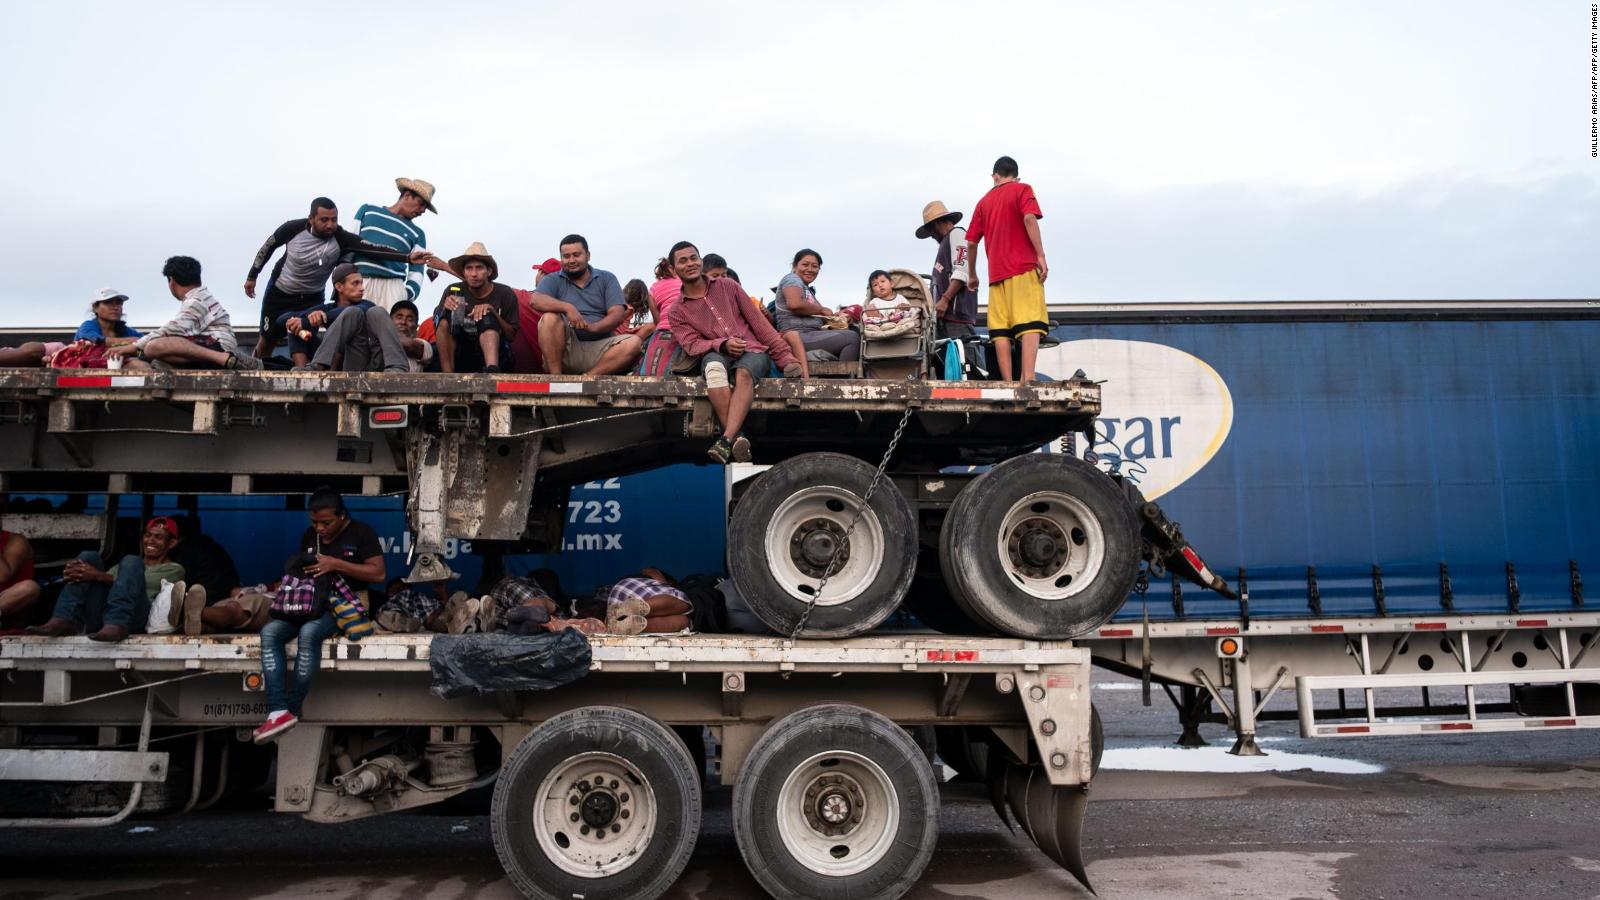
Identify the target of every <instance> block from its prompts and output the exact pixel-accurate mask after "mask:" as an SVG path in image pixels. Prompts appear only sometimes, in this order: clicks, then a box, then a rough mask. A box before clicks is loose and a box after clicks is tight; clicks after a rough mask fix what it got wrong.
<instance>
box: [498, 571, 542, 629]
mask: <svg viewBox="0 0 1600 900" xmlns="http://www.w3.org/2000/svg"><path fill="white" fill-rule="evenodd" d="M549 599H550V595H549V594H548V593H546V592H545V589H544V588H542V587H539V583H538V582H537V581H534V580H533V579H532V578H522V577H520V576H516V575H510V576H507V577H505V578H502V579H500V581H499V582H498V583H497V584H495V586H494V588H493V589H491V590H490V591H489V600H490V601H492V602H493V603H494V608H495V613H494V623H495V630H497V631H505V630H506V629H507V627H509V626H510V624H511V623H510V622H509V621H507V619H506V616H507V615H508V614H509V613H510V612H511V611H512V610H513V609H516V608H517V607H519V606H527V605H529V604H531V603H539V602H540V601H544V600H549ZM541 605H542V604H541Z"/></svg>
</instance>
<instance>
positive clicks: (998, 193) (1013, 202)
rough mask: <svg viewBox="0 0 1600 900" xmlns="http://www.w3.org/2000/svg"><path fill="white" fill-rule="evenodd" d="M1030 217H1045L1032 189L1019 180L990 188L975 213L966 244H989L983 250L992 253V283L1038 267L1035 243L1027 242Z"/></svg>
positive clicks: (990, 273) (990, 254)
mask: <svg viewBox="0 0 1600 900" xmlns="http://www.w3.org/2000/svg"><path fill="white" fill-rule="evenodd" d="M1029 214H1031V215H1033V216H1034V217H1036V218H1040V219H1042V218H1044V213H1043V212H1041V211H1040V210H1039V201H1038V200H1036V199H1035V198H1034V196H1033V188H1031V187H1029V186H1027V185H1025V184H1023V183H1022V182H1020V181H1008V182H1006V183H1005V184H997V185H995V186H994V187H992V188H990V189H989V193H987V194H984V195H983V199H982V200H979V201H978V206H977V208H976V209H974V210H973V211H972V221H971V222H969V223H968V224H967V241H968V242H969V243H973V244H976V243H978V242H979V241H987V243H985V244H984V250H986V251H988V254H989V255H988V259H989V283H990V284H999V283H1000V282H1002V281H1005V280H1006V279H1007V278H1011V277H1013V276H1016V275H1021V274H1022V273H1023V272H1026V271H1028V270H1029V269H1032V268H1034V267H1035V266H1037V265H1038V264H1039V255H1038V254H1037V253H1034V252H1033V241H1030V240H1028V228H1027V226H1026V225H1024V224H1023V222H1022V217H1023V216H1025V215H1029Z"/></svg>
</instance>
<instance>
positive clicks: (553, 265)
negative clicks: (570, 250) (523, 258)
mask: <svg viewBox="0 0 1600 900" xmlns="http://www.w3.org/2000/svg"><path fill="white" fill-rule="evenodd" d="M534 268H535V269H538V270H539V271H541V272H543V273H544V274H546V275H554V274H555V273H557V272H559V271H561V260H559V259H556V258H555V257H554V256H552V257H550V258H549V259H547V260H545V261H544V262H542V263H539V264H538V265H537V266H534Z"/></svg>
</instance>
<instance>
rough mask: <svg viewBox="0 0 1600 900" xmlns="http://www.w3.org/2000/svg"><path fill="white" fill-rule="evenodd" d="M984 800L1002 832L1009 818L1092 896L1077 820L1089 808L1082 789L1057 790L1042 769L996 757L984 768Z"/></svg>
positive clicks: (1081, 819) (1082, 787)
mask: <svg viewBox="0 0 1600 900" xmlns="http://www.w3.org/2000/svg"><path fill="white" fill-rule="evenodd" d="M989 799H990V800H991V801H992V802H993V803H994V811H995V813H996V814H997V815H999V816H1000V821H1002V822H1004V823H1005V824H1006V827H1007V828H1011V817H1013V816H1014V817H1015V818H1016V820H1017V823H1018V824H1019V825H1021V826H1022V830H1023V833H1025V834H1027V835H1028V837H1029V838H1031V839H1032V840H1033V842H1034V844H1036V845H1038V847H1039V849H1040V850H1042V851H1044V855H1046V856H1048V857H1050V859H1052V860H1053V861H1055V863H1056V865H1059V866H1060V867H1061V868H1063V869H1066V870H1067V871H1068V872H1069V873H1071V874H1072V877H1073V878H1076V879H1078V882H1079V883H1080V884H1082V885H1083V886H1084V888H1086V889H1087V890H1088V891H1089V892H1090V893H1091V894H1092V893H1094V892H1095V890H1094V885H1092V884H1090V883H1089V872H1088V870H1087V869H1086V868H1085V866H1084V864H1083V819H1084V814H1085V813H1086V812H1087V811H1088V808H1089V794H1088V789H1087V787H1086V786H1083V785H1074V786H1071V787H1057V786H1056V785H1053V784H1051V783H1050V778H1049V776H1047V775H1045V772H1044V769H1043V768H1042V767H1040V766H1021V765H1017V764H1016V763H1013V762H1011V761H1009V760H1006V759H1003V758H1001V756H1000V755H999V754H996V755H995V756H993V757H991V759H990V764H989ZM1007 810H1010V816H1008V815H1007V814H1006V813H1007ZM1013 831H1015V829H1013Z"/></svg>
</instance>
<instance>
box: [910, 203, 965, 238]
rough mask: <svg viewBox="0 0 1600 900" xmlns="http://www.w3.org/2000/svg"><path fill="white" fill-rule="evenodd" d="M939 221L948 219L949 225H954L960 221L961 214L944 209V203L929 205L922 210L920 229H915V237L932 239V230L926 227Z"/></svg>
mask: <svg viewBox="0 0 1600 900" xmlns="http://www.w3.org/2000/svg"><path fill="white" fill-rule="evenodd" d="M940 219H948V220H949V222H950V224H951V225H954V224H955V223H957V222H959V221H961V213H958V212H951V211H950V210H948V209H945V206H944V203H943V202H941V201H939V200H935V201H933V202H932V203H929V204H928V205H927V206H924V207H923V208H922V227H921V228H918V229H917V237H918V238H925V237H933V229H932V228H929V227H928V226H930V225H932V224H933V223H935V222H937V221H939V220H940Z"/></svg>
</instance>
